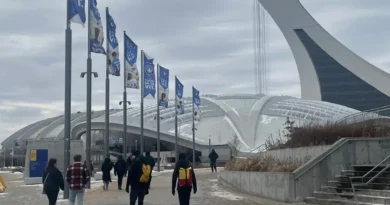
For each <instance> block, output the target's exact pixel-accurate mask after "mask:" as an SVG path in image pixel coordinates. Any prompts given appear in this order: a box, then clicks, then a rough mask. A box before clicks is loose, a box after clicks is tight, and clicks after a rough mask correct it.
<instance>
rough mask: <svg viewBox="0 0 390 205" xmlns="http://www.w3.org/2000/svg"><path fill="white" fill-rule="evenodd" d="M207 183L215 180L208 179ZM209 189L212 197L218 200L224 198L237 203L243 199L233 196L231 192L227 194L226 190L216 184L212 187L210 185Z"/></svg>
mask: <svg viewBox="0 0 390 205" xmlns="http://www.w3.org/2000/svg"><path fill="white" fill-rule="evenodd" d="M209 181H212V182H215V181H216V180H215V179H210V180H209ZM210 188H211V192H210V194H211V195H212V196H215V197H220V198H224V199H227V200H231V201H238V200H241V199H243V198H244V197H241V196H237V195H235V194H233V193H231V192H228V191H226V190H223V189H222V188H221V187H219V186H218V184H217V183H214V184H213V185H211V187H210Z"/></svg>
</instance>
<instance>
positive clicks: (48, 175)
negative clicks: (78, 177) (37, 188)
mask: <svg viewBox="0 0 390 205" xmlns="http://www.w3.org/2000/svg"><path fill="white" fill-rule="evenodd" d="M56 165H57V160H56V159H53V158H52V159H50V160H49V163H48V164H47V167H46V170H45V172H44V174H43V177H42V184H43V191H44V192H45V193H46V196H47V198H48V199H49V205H55V204H56V203H57V198H58V192H59V191H60V189H61V190H64V177H63V176H62V173H61V172H60V170H58V169H57V167H56Z"/></svg>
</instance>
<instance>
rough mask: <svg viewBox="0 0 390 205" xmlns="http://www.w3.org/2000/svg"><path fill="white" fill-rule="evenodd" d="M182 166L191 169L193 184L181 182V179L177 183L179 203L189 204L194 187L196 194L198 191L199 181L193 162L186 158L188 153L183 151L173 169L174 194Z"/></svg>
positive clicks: (173, 193) (181, 204)
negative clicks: (197, 180) (192, 165)
mask: <svg viewBox="0 0 390 205" xmlns="http://www.w3.org/2000/svg"><path fill="white" fill-rule="evenodd" d="M181 168H183V169H190V171H191V178H192V184H185V185H183V184H181V183H180V179H179V182H178V183H177V192H178V194H179V204H180V205H189V204H190V198H191V191H192V189H194V194H196V192H197V191H198V187H197V183H196V177H195V172H194V169H193V168H192V167H191V164H190V162H189V161H188V160H187V159H186V155H185V154H184V153H181V154H180V155H179V160H178V161H177V163H176V165H175V169H174V170H173V174H172V195H173V196H175V188H176V181H177V179H178V178H179V170H180V169H181ZM186 181H187V180H186ZM187 182H188V181H187Z"/></svg>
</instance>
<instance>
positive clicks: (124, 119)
mask: <svg viewBox="0 0 390 205" xmlns="http://www.w3.org/2000/svg"><path fill="white" fill-rule="evenodd" d="M125 37H126V31H123V39H125ZM125 53H126V48H125V46H124V47H123V54H125ZM125 63H126V57H125V55H123V102H122V103H123V157H124V158H125V159H126V155H127V144H128V143H127V92H126V81H127V75H126V70H125Z"/></svg>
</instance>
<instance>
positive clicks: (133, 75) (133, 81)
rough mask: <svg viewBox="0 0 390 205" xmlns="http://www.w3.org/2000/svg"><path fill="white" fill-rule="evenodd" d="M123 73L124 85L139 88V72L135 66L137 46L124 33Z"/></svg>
mask: <svg viewBox="0 0 390 205" xmlns="http://www.w3.org/2000/svg"><path fill="white" fill-rule="evenodd" d="M124 44H125V46H124V47H125V48H124V50H125V62H124V64H125V68H124V69H125V75H126V76H127V77H126V87H127V88H133V89H139V72H138V68H137V54H138V46H137V45H136V44H135V43H134V42H133V41H132V40H131V39H130V38H129V37H128V36H127V35H126V34H125V42H124Z"/></svg>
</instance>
